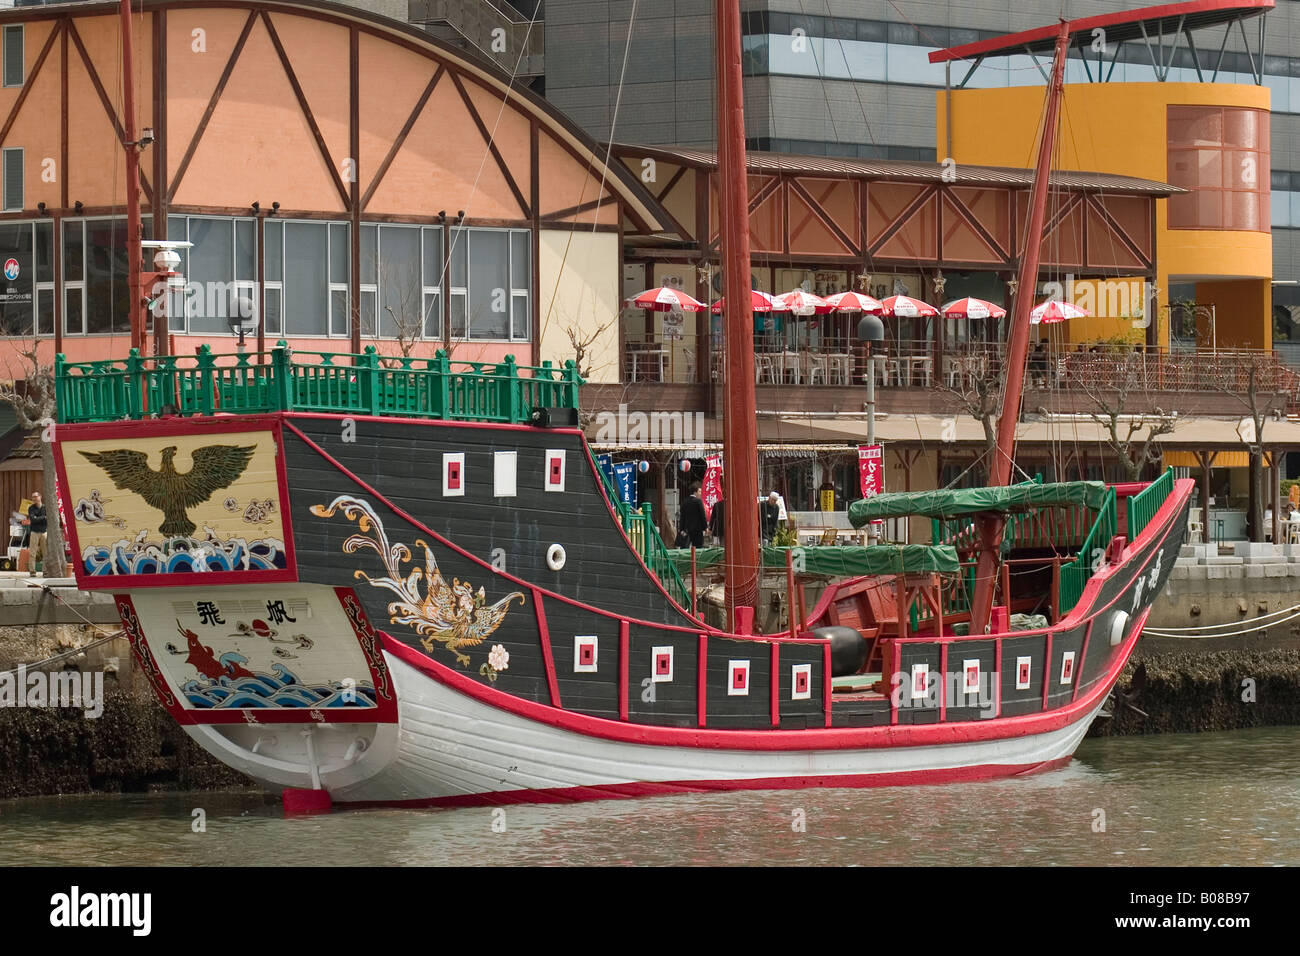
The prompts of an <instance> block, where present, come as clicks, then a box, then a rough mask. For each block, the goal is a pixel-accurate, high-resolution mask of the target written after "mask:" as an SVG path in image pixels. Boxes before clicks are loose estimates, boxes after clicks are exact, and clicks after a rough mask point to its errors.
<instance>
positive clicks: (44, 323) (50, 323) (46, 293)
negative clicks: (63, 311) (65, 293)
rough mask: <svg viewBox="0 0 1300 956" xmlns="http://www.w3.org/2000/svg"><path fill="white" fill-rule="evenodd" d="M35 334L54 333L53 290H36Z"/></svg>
mask: <svg viewBox="0 0 1300 956" xmlns="http://www.w3.org/2000/svg"><path fill="white" fill-rule="evenodd" d="M36 334H37V335H53V334H54V290H53V289H37V290H36Z"/></svg>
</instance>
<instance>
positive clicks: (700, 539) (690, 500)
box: [681, 481, 709, 548]
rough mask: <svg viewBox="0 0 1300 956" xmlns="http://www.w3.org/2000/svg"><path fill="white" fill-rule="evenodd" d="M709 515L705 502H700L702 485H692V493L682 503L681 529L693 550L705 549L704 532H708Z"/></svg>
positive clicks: (697, 483) (696, 483)
mask: <svg viewBox="0 0 1300 956" xmlns="http://www.w3.org/2000/svg"><path fill="white" fill-rule="evenodd" d="M708 527H709V518H708V513H707V512H706V511H705V510H704V502H703V501H701V500H700V483H699V482H698V481H697V482H695V483H694V484H693V485H691V493H690V494H689V495H687V496H686V500H685V501H684V502H682V520H681V529H682V530H683V531H685V532H686V537H687V540H689V541H690V545H691V547H693V548H702V547H704V532H705V531H706V530H708Z"/></svg>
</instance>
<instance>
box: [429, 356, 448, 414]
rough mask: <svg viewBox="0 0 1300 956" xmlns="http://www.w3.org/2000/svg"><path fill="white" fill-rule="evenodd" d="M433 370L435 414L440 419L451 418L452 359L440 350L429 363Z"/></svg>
mask: <svg viewBox="0 0 1300 956" xmlns="http://www.w3.org/2000/svg"><path fill="white" fill-rule="evenodd" d="M429 367H430V368H432V369H433V375H434V378H433V402H434V406H433V412H434V414H435V415H436V416H437V417H438V418H444V419H446V418H451V359H449V358H448V357H447V353H446V352H445V351H443V350H442V349H438V351H437V352H435V353H434V355H433V360H432V361H431V362H430V363H429Z"/></svg>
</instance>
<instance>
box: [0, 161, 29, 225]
mask: <svg viewBox="0 0 1300 956" xmlns="http://www.w3.org/2000/svg"><path fill="white" fill-rule="evenodd" d="M10 153H17V154H18V156H19V162H20V163H21V164H22V169H23V198H22V202H20V203H18V205H16V206H15V205H13V204H12V203H10V201H9V181H8V180H9V177H8V176H7V175H5V172H6V167H7V166H8V163H9V154H10ZM26 154H27V149H26V147H24V146H6V147H4V148H3V149H0V183H2V184H3V186H4V197H3V208H4V211H5V212H22V211H23V210H24V209H26V208H27V206H26V203H27V155H26Z"/></svg>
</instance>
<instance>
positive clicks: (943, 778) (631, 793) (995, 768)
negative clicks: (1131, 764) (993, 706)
mask: <svg viewBox="0 0 1300 956" xmlns="http://www.w3.org/2000/svg"><path fill="white" fill-rule="evenodd" d="M1073 759H1074V758H1073V757H1061V758H1060V759H1058V760H1049V761H1045V762H1043V763H1037V764H983V765H981V766H978V767H958V768H954V769H944V770H907V771H901V772H898V773H855V774H821V775H817V776H809V777H756V778H754V779H752V780H682V781H673V782H666V783H649V782H643V781H641V782H634V783H613V784H606V785H605V786H600V787H556V788H554V789H550V790H506V791H502V792H499V793H467V794H461V795H458V796H453V797H430V798H427V799H423V800H363V801H358V802H356V803H348V804H346V805H347V807H348V808H349V809H352V808H361V807H397V808H401V809H407V810H418V809H422V808H430V809H436V808H442V807H484V806H511V805H515V804H525V803H578V802H582V801H587V800H635V799H637V798H638V797H657V796H664V795H673V794H684V793H721V792H726V791H731V790H805V789H808V788H812V787H818V788H824V787H847V788H853V789H862V788H868V787H912V786H933V785H936V784H947V783H972V782H978V781H982V780H999V779H1003V778H1006V777H1023V776H1028V775H1030V774H1038V773H1046V772H1047V771H1049V770H1057V769H1059V768H1061V767H1064V766H1065V765H1066V764H1068V763H1069V762H1070V761H1071V760H1073Z"/></svg>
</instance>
